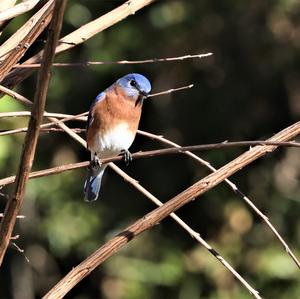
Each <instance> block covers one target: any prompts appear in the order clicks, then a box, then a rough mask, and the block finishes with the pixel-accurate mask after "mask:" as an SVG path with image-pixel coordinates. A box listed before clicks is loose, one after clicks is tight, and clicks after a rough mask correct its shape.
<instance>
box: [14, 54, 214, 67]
mask: <svg viewBox="0 0 300 299" xmlns="http://www.w3.org/2000/svg"><path fill="white" fill-rule="evenodd" d="M211 55H213V53H204V54H195V55H184V56H178V57H166V58H151V59H144V60H117V61H86V62H73V63H67V62H54V63H53V64H52V66H54V67H88V66H92V65H103V64H145V63H157V62H171V61H183V60H187V59H194V58H198V59H201V58H204V57H208V56H211ZM40 66H41V64H40V63H23V64H16V65H14V67H13V68H39V67H40Z"/></svg>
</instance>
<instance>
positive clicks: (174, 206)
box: [43, 122, 300, 299]
mask: <svg viewBox="0 0 300 299" xmlns="http://www.w3.org/2000/svg"><path fill="white" fill-rule="evenodd" d="M299 133H300V122H298V123H295V124H294V125H292V126H290V127H288V128H286V129H285V130H283V131H281V132H279V133H278V134H276V135H275V136H273V137H272V138H270V139H269V141H271V142H273V141H276V142H277V141H286V140H289V139H291V138H293V137H295V136H297V135H298V134H299ZM275 149H276V146H269V145H268V146H256V147H254V148H252V149H250V150H248V151H247V152H245V153H244V154H242V155H240V156H239V157H238V158H236V159H234V160H233V161H231V162H229V163H228V164H226V165H225V166H223V167H222V168H220V169H219V170H217V171H216V172H214V173H212V174H210V175H208V176H207V177H205V178H203V179H201V180H199V181H198V182H197V183H195V184H194V185H192V186H191V187H189V188H188V189H186V190H185V191H183V192H182V193H180V194H178V195H177V196H175V197H174V198H172V199H171V200H169V201H168V202H166V203H165V204H164V205H162V206H161V207H159V208H157V209H155V210H153V211H152V212H150V213H148V214H147V215H145V216H143V217H142V218H140V219H139V220H137V221H136V222H135V223H133V224H132V225H130V226H128V227H127V228H126V229H124V230H123V231H122V232H121V233H119V234H118V235H117V236H115V237H114V238H112V239H111V240H110V241H108V242H107V243H105V244H104V245H103V246H102V247H100V248H99V249H98V250H96V251H95V252H94V253H93V254H91V255H90V256H89V257H88V258H87V259H86V260H84V261H83V262H81V263H80V264H79V265H78V266H76V267H75V268H73V269H72V270H71V271H70V272H69V273H68V274H67V275H66V276H65V277H64V278H63V279H62V280H60V281H59V282H58V283H57V284H56V285H55V286H54V287H53V288H52V289H51V290H50V291H49V292H48V293H47V294H46V295H45V296H44V297H43V298H44V299H46V298H47V299H49V298H62V297H63V296H64V295H66V294H67V293H68V292H69V291H70V290H71V289H72V288H73V287H74V286H75V285H76V284H78V283H79V282H80V281H81V280H82V279H83V278H84V277H86V276H87V275H89V274H90V273H91V272H92V271H93V270H94V269H95V268H96V267H97V266H99V265H100V264H101V263H102V262H104V261H105V260H106V259H107V258H109V257H110V256H112V255H113V254H114V253H116V252H117V251H118V250H120V249H121V248H122V247H123V246H125V245H126V244H127V243H128V242H129V241H131V240H132V239H133V238H134V237H136V236H137V235H139V234H141V233H142V232H144V231H145V230H148V229H150V228H151V227H153V226H154V225H155V224H157V223H159V222H161V221H162V220H163V219H164V218H165V217H167V216H168V215H169V214H171V213H172V212H174V211H176V210H178V209H179V208H180V207H182V206H183V205H185V204H187V203H188V202H190V201H192V200H193V199H195V198H196V197H197V196H199V195H201V194H203V193H205V192H206V191H208V190H210V189H211V188H213V187H214V186H216V185H217V184H219V183H221V182H222V181H223V180H225V179H226V178H228V177H230V176H231V175H233V174H234V173H236V172H237V171H239V170H240V169H242V168H243V167H245V166H246V165H248V164H250V163H251V162H253V161H254V160H256V159H258V158H259V157H261V156H263V155H265V154H266V153H268V152H272V151H274V150H275Z"/></svg>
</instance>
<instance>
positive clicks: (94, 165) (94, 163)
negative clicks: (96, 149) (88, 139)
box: [90, 153, 102, 169]
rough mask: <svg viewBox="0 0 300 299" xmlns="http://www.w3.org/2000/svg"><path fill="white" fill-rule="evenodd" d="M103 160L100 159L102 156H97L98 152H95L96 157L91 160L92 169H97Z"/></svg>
mask: <svg viewBox="0 0 300 299" xmlns="http://www.w3.org/2000/svg"><path fill="white" fill-rule="evenodd" d="M101 164H102V163H101V161H100V158H99V157H98V156H97V154H96V153H95V155H94V157H93V160H91V162H90V168H91V169H96V168H98V167H100V166H101Z"/></svg>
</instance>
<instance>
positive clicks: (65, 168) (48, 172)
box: [0, 118, 300, 186]
mask: <svg viewBox="0 0 300 299" xmlns="http://www.w3.org/2000/svg"><path fill="white" fill-rule="evenodd" d="M51 119H52V120H53V124H56V125H57V126H59V127H60V128H62V129H63V130H64V131H66V130H65V128H68V127H67V126H66V125H64V123H62V121H61V120H58V119H55V118H51ZM299 126H300V124H299ZM68 129H69V130H70V132H71V131H72V132H73V134H74V136H78V135H77V134H76V133H75V132H74V131H73V130H72V129H70V128H68ZM0 135H1V133H0ZM78 137H79V136H78ZM79 138H80V137H79ZM84 142H85V141H84ZM80 143H82V142H80ZM82 144H83V143H82ZM241 145H243V146H249V145H258V146H263V145H265V146H266V145H268V146H274V147H275V146H276V147H278V146H287V147H293V146H295V147H297V148H298V147H300V143H296V142H284V141H238V142H227V143H213V144H201V145H192V146H182V147H177V148H174V147H171V148H165V149H158V150H152V151H145V152H136V153H133V154H132V155H131V156H132V158H133V159H141V158H147V157H156V156H162V155H167V154H176V153H177V154H179V153H180V154H185V153H186V151H189V150H193V151H196V150H210V149H216V148H225V147H232V146H241ZM123 159H124V158H123V156H116V157H111V158H105V159H101V163H102V164H106V163H110V162H116V161H121V160H123ZM88 165H89V161H85V162H78V163H71V164H65V165H60V166H57V167H53V168H48V169H44V170H39V171H35V172H32V173H30V175H29V178H39V177H43V176H48V175H53V174H57V173H61V172H64V171H68V170H74V169H78V168H82V167H85V166H88ZM14 180H15V176H10V177H7V178H4V179H1V180H0V186H4V185H8V184H11V183H13V182H14Z"/></svg>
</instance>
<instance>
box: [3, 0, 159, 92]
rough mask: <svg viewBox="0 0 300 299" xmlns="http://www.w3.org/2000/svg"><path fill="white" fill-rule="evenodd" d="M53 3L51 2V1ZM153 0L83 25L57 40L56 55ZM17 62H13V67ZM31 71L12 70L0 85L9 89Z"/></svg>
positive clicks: (36, 59) (136, 1) (135, 0)
mask: <svg viewBox="0 0 300 299" xmlns="http://www.w3.org/2000/svg"><path fill="white" fill-rule="evenodd" d="M51 1H53V0H51ZM153 1H154V0H129V1H126V2H125V3H123V4H122V5H120V6H119V7H117V8H115V9H113V10H112V11H110V12H108V13H106V14H105V15H103V16H101V17H99V18H97V19H95V20H93V21H91V22H89V23H87V24H85V25H83V26H82V27H80V28H79V29H77V30H75V31H73V32H71V33H70V34H68V35H66V36H65V37H63V38H62V39H60V40H59V44H58V46H57V47H56V54H58V53H62V52H64V51H66V50H68V49H71V48H73V47H75V46H76V45H79V44H81V43H83V42H85V41H87V40H88V39H90V38H91V37H93V36H94V35H96V34H97V33H100V32H102V31H103V30H105V29H106V28H109V27H111V26H113V25H114V24H116V23H118V22H120V21H121V20H123V19H125V18H127V17H128V16H130V15H133V14H134V13H136V12H137V11H138V10H140V9H142V8H143V7H145V6H147V5H149V4H150V3H151V2H153ZM41 57H42V52H39V53H38V54H36V55H34V56H33V57H31V58H30V59H28V60H26V61H25V63H27V64H28V63H40V62H41ZM17 62H18V61H15V63H14V65H15V64H16V63H17ZM32 71H33V69H14V70H12V71H11V72H10V73H9V74H8V76H6V78H5V79H4V80H3V81H2V82H1V84H2V85H4V86H7V87H9V88H13V87H14V86H16V85H18V84H19V83H20V82H22V81H23V80H24V79H26V78H27V77H28V76H30V74H32Z"/></svg>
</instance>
